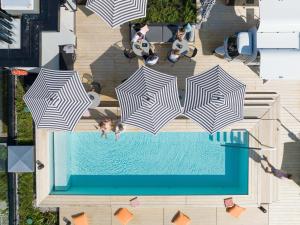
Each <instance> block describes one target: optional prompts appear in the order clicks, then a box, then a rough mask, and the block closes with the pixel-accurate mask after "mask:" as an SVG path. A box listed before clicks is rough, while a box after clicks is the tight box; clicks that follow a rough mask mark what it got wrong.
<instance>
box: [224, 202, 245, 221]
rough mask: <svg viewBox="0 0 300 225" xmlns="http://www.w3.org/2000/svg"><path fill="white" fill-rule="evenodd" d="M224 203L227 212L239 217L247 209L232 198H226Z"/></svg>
mask: <svg viewBox="0 0 300 225" xmlns="http://www.w3.org/2000/svg"><path fill="white" fill-rule="evenodd" d="M224 205H225V207H226V212H228V213H229V214H230V215H231V216H233V217H236V218H238V217H239V216H240V215H241V214H242V213H243V212H244V211H245V210H246V209H245V208H243V207H240V206H238V205H237V204H235V203H234V202H233V199H232V198H226V199H224Z"/></svg>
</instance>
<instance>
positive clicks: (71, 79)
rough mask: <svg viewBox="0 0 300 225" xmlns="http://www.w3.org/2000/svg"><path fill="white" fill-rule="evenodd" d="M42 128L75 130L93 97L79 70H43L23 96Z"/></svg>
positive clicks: (36, 122) (36, 121)
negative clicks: (85, 85)
mask: <svg viewBox="0 0 300 225" xmlns="http://www.w3.org/2000/svg"><path fill="white" fill-rule="evenodd" d="M23 99H24V101H25V103H26V105H27V106H28V108H29V110H30V112H31V114H32V117H33V120H34V122H35V124H36V126H37V127H38V128H50V129H55V130H69V131H71V130H73V129H74V127H75V125H76V124H77V122H78V121H79V119H80V118H81V116H82V114H83V113H84V112H85V111H86V110H87V109H88V107H89V106H90V104H91V100H90V98H89V97H88V95H87V93H86V91H85V90H84V88H83V86H82V84H81V82H80V79H79V75H78V74H77V72H75V71H57V70H48V69H41V71H40V73H39V75H38V77H37V78H36V80H35V82H34V83H33V85H32V86H31V87H30V89H29V90H28V91H27V93H26V94H25V95H24V97H23Z"/></svg>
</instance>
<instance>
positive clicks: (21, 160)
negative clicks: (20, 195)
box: [8, 146, 34, 173]
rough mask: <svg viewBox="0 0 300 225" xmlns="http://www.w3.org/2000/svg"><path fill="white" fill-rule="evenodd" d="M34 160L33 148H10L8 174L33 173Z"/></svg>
mask: <svg viewBox="0 0 300 225" xmlns="http://www.w3.org/2000/svg"><path fill="white" fill-rule="evenodd" d="M33 159H34V158H33V146H8V172H13V173H23V172H33V171H34V160H33Z"/></svg>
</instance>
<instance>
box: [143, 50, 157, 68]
mask: <svg viewBox="0 0 300 225" xmlns="http://www.w3.org/2000/svg"><path fill="white" fill-rule="evenodd" d="M143 58H144V62H145V64H146V65H149V66H153V65H155V64H156V63H157V62H158V60H159V57H158V55H156V54H155V53H154V52H153V51H152V50H151V49H150V50H149V53H145V52H143Z"/></svg>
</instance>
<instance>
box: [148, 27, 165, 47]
mask: <svg viewBox="0 0 300 225" xmlns="http://www.w3.org/2000/svg"><path fill="white" fill-rule="evenodd" d="M162 32H163V27H162V26H149V32H147V34H146V40H147V41H149V42H158V43H160V42H163V34H162Z"/></svg>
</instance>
